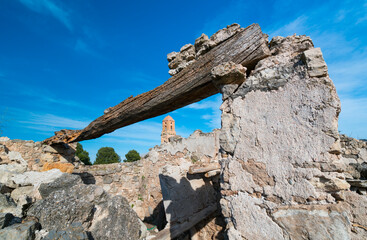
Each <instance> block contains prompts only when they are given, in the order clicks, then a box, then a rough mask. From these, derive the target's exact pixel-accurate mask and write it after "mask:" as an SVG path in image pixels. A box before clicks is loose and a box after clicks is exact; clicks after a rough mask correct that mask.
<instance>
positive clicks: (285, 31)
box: [269, 16, 308, 39]
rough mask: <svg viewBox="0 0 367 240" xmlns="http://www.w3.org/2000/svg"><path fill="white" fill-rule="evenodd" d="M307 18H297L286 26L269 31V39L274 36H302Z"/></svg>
mask: <svg viewBox="0 0 367 240" xmlns="http://www.w3.org/2000/svg"><path fill="white" fill-rule="evenodd" d="M307 19H308V17H307V16H299V17H298V18H296V19H294V20H293V21H291V22H289V23H288V24H286V25H284V26H282V27H280V28H277V29H275V30H274V29H273V30H270V31H269V37H270V39H271V38H272V37H275V36H289V35H293V34H295V33H296V34H298V35H300V34H304V33H305V32H306V29H307V27H306V22H307Z"/></svg>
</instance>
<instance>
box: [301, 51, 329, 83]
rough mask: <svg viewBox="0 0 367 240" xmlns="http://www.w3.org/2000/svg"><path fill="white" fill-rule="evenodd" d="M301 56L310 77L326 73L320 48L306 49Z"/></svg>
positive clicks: (321, 75)
mask: <svg viewBox="0 0 367 240" xmlns="http://www.w3.org/2000/svg"><path fill="white" fill-rule="evenodd" d="M302 57H303V60H304V61H305V63H306V65H307V68H308V74H309V75H310V77H323V76H326V75H327V66H326V63H325V61H324V58H323V57H322V53H321V50H320V48H313V49H310V50H307V51H305V52H303V55H302Z"/></svg>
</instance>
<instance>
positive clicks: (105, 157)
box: [94, 147, 121, 164]
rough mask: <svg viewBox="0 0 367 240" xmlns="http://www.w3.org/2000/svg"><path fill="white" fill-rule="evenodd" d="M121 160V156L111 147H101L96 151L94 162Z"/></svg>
mask: <svg viewBox="0 0 367 240" xmlns="http://www.w3.org/2000/svg"><path fill="white" fill-rule="evenodd" d="M118 162H121V158H120V156H119V155H117V153H116V152H115V149H113V148H112V147H102V148H100V149H99V150H98V152H97V157H96V161H95V162H94V164H109V163H118Z"/></svg>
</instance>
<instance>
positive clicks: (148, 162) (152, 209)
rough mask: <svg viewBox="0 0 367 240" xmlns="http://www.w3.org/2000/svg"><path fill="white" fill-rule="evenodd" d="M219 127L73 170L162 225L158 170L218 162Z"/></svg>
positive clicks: (146, 217) (161, 202)
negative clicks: (135, 155) (132, 158)
mask: <svg viewBox="0 0 367 240" xmlns="http://www.w3.org/2000/svg"><path fill="white" fill-rule="evenodd" d="M218 148H219V130H214V131H213V132H211V133H203V132H201V131H200V130H197V131H195V132H194V133H193V134H191V135H190V136H189V137H188V138H181V137H178V136H176V137H172V138H170V141H169V142H168V143H163V144H161V145H160V146H155V147H154V148H152V149H150V151H149V153H148V154H147V155H146V156H144V157H143V158H142V159H141V160H139V161H137V162H132V163H115V164H108V165H93V166H87V165H80V166H79V167H78V168H76V169H75V170H74V173H75V174H79V175H80V176H81V177H82V179H83V181H84V182H85V183H87V184H96V185H98V186H101V187H103V189H104V190H105V191H107V192H108V193H110V194H112V195H122V196H124V197H125V198H126V199H127V200H128V202H129V203H130V205H131V206H132V208H133V209H134V210H135V211H136V213H137V214H138V216H139V217H140V218H141V219H142V220H143V219H145V220H146V221H148V222H151V223H152V224H154V225H158V227H159V228H161V227H164V224H165V222H164V221H165V220H164V218H165V216H164V215H165V212H164V208H163V201H162V200H163V199H162V191H161V185H160V181H159V171H160V169H161V168H162V167H164V166H180V165H181V164H182V163H187V164H189V165H192V164H200V163H209V162H211V161H218ZM162 222H163V223H162Z"/></svg>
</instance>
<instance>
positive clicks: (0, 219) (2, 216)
mask: <svg viewBox="0 0 367 240" xmlns="http://www.w3.org/2000/svg"><path fill="white" fill-rule="evenodd" d="M13 219H14V216H13V214H11V213H0V229H3V228H5V227H7V226H10V225H11V222H12V220H13Z"/></svg>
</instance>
